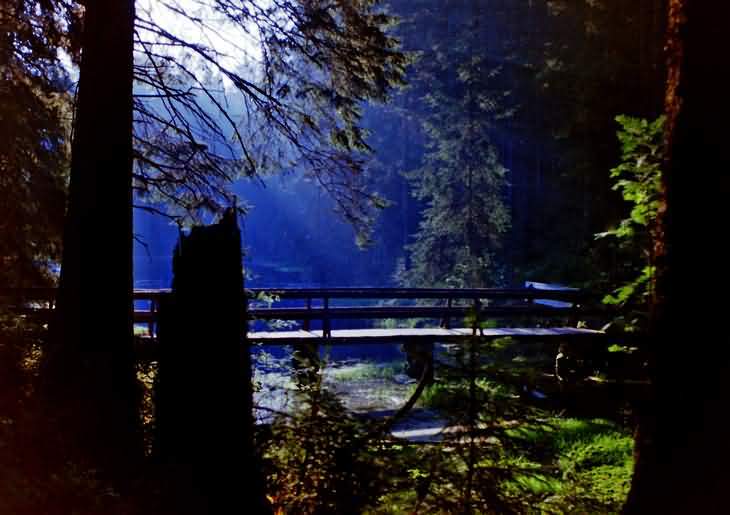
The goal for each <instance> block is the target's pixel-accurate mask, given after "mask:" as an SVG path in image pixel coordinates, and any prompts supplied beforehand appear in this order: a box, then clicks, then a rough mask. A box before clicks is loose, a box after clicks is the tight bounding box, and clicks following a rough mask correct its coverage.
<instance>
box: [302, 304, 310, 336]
mask: <svg viewBox="0 0 730 515" xmlns="http://www.w3.org/2000/svg"><path fill="white" fill-rule="evenodd" d="M311 309H312V297H307V311H310V310H311ZM310 315H311V314H310ZM303 322H304V323H303V326H304V330H305V331H309V328H310V322H311V320H310V319H309V317H307V318H305V319H304V320H303Z"/></svg>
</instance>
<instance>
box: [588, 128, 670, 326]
mask: <svg viewBox="0 0 730 515" xmlns="http://www.w3.org/2000/svg"><path fill="white" fill-rule="evenodd" d="M616 121H617V122H618V123H619V125H620V126H621V128H620V129H619V131H618V132H617V135H618V139H619V141H620V142H621V149H622V160H621V163H620V164H619V165H618V166H616V167H615V168H613V169H611V177H612V178H613V179H615V181H616V182H615V184H614V186H613V189H614V190H616V191H619V192H621V195H622V196H623V198H624V200H625V201H627V202H628V203H629V204H630V205H631V210H630V212H629V216H628V217H627V218H625V219H623V220H621V222H620V223H619V224H618V226H617V227H615V228H613V229H610V230H608V231H606V232H602V233H599V234H597V235H596V238H606V237H612V238H616V240H617V241H618V245H619V250H621V251H623V252H625V253H627V254H629V256H630V261H631V262H632V266H630V267H629V268H630V269H631V270H636V268H637V266H634V263H636V262H643V263H644V266H638V268H639V269H640V270H641V272H640V273H639V275H638V277H631V278H629V279H628V280H627V282H625V283H624V284H622V285H621V286H619V287H618V288H616V289H615V290H614V291H613V292H612V293H611V294H609V295H606V297H605V298H604V303H606V304H612V305H618V306H621V307H627V306H633V307H634V308H635V310H636V311H637V313H636V315H637V316H638V317H639V318H643V317H644V316H645V314H644V315H642V313H645V311H646V309H647V303H648V297H649V294H650V287H651V279H652V277H653V274H654V267H653V266H652V264H651V263H652V259H651V258H652V256H651V249H652V245H651V241H652V238H653V231H654V229H655V223H656V218H657V211H658V209H659V204H660V188H661V169H660V166H661V162H662V158H663V154H664V146H663V143H662V133H663V128H664V116H660V117H659V118H657V119H656V120H654V121H648V120H645V119H641V118H633V117H630V116H624V115H621V116H617V117H616ZM639 318H636V317H635V318H633V319H632V321H631V322H630V323H629V324H628V325H627V329H636V326H637V324H638V321H639Z"/></svg>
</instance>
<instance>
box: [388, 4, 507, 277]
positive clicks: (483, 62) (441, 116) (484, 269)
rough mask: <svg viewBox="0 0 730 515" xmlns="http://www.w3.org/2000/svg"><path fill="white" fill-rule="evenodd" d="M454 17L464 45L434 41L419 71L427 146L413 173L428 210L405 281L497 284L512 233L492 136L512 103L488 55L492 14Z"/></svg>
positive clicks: (473, 10) (467, 12) (477, 11)
mask: <svg viewBox="0 0 730 515" xmlns="http://www.w3.org/2000/svg"><path fill="white" fill-rule="evenodd" d="M482 9H484V10H485V13H484V15H483V14H482ZM451 16H452V20H456V23H458V24H459V27H460V30H459V32H460V35H459V36H458V39H456V40H455V41H449V40H445V41H439V42H437V43H435V44H434V47H433V49H432V51H431V52H430V53H428V54H426V55H422V57H421V64H420V65H417V66H420V68H421V70H420V73H419V75H418V76H417V79H416V88H419V90H420V91H423V92H426V93H425V95H424V97H423V100H424V102H425V104H426V108H425V113H424V114H423V117H422V124H423V129H424V133H425V135H426V137H427V142H426V153H425V156H424V158H423V166H422V167H421V168H419V169H417V170H415V171H412V172H409V173H408V174H407V175H408V180H409V182H410V184H411V187H412V191H413V194H414V195H415V196H416V197H417V198H418V199H419V200H421V201H423V202H424V203H425V204H426V208H425V209H424V211H423V213H422V220H421V223H420V225H419V230H418V232H417V233H416V234H415V241H414V243H412V244H411V245H410V246H409V251H410V257H411V259H410V266H409V267H408V268H407V269H406V270H405V271H404V272H403V273H402V277H401V281H402V282H403V283H404V284H407V285H410V286H436V285H438V286H454V287H480V286H494V285H497V284H500V283H501V282H502V273H501V272H502V266H503V262H501V260H500V249H501V245H502V237H503V236H504V234H505V233H506V231H507V230H508V228H509V211H508V207H507V205H506V203H505V194H506V186H507V170H506V169H505V167H504V166H503V165H502V164H501V161H500V158H499V155H498V154H499V152H498V149H497V147H496V145H495V143H494V134H495V132H496V130H497V124H498V123H499V121H500V120H501V119H504V118H505V117H508V116H509V108H508V107H507V106H506V105H505V104H508V103H509V99H508V98H507V94H506V93H505V92H504V90H502V89H501V88H500V87H499V85H498V82H497V81H498V77H499V74H500V68H499V66H498V65H497V64H495V63H494V62H492V61H490V58H489V57H488V55H489V54H488V39H487V33H488V31H489V30H490V29H491V28H492V27H489V26H488V24H487V22H486V19H487V13H486V8H483V7H479V6H477V4H474V5H472V6H471V7H470V8H464V9H462V10H460V11H457V12H456V13H453V12H452V13H451Z"/></svg>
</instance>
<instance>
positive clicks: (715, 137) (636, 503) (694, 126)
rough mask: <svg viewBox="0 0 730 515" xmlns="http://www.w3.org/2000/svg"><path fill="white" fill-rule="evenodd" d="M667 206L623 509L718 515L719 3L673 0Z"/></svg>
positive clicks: (723, 485)
mask: <svg viewBox="0 0 730 515" xmlns="http://www.w3.org/2000/svg"><path fill="white" fill-rule="evenodd" d="M669 5H670V10H669V25H668V40H667V43H668V44H667V49H668V52H669V55H668V81H667V92H666V104H665V108H666V114H667V127H666V142H667V145H668V147H667V148H668V158H667V162H666V164H665V166H664V174H663V187H664V204H663V206H662V209H660V217H659V226H658V229H657V231H656V234H655V255H656V257H655V258H656V266H657V274H656V279H655V281H656V283H655V289H654V298H653V306H652V316H651V327H650V330H651V331H650V332H651V335H650V342H649V343H650V345H651V350H652V357H653V359H652V376H653V377H652V379H653V384H654V392H655V395H654V399H653V402H651V403H650V404H649V405H647V406H645V409H644V410H643V412H642V419H641V421H640V425H639V430H638V432H637V439H636V457H637V463H636V468H635V472H634V479H633V482H632V488H631V492H630V494H629V499H628V502H627V504H626V507H625V512H626V513H637V514H638V513H726V512H727V510H728V507H727V493H728V491H730V490H729V488H730V481H728V478H730V474H728V471H727V467H728V463H730V442H729V440H728V430H727V425H726V422H725V419H726V416H725V415H726V411H727V409H728V406H729V405H730V385H729V384H728V377H730V346H728V344H727V340H728V336H727V333H726V329H725V327H724V325H725V324H724V323H723V322H724V321H725V319H726V318H727V309H726V306H727V300H726V296H727V292H728V291H730V274H729V273H728V270H727V262H728V258H727V254H726V252H727V251H726V250H724V245H723V243H724V239H725V235H726V233H727V228H726V227H725V226H724V224H725V222H726V221H727V219H728V213H727V207H726V206H727V203H728V200H729V199H730V161H729V159H728V150H727V146H728V142H727V129H726V127H725V125H726V124H727V120H729V119H730V109H729V108H728V107H729V102H728V100H727V91H726V88H727V82H726V81H723V80H721V79H720V78H719V77H720V74H722V73H724V72H725V71H726V70H727V69H728V67H730V62H729V61H730V60H729V59H728V53H727V52H726V51H725V44H724V43H723V42H724V41H727V40H726V37H727V36H726V34H725V32H724V31H725V26H726V24H727V20H728V16H729V15H730V12H729V11H730V6H728V4H727V3H726V2H717V3H712V5H710V4H709V3H707V2H704V3H703V2H691V1H689V0H671V1H670V4H669Z"/></svg>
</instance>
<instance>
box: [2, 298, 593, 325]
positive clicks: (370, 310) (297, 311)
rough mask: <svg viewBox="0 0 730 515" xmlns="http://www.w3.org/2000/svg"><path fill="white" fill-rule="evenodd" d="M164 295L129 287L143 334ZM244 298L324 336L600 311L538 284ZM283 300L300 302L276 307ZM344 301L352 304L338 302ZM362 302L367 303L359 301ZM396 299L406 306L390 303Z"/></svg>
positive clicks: (26, 304)
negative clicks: (409, 322)
mask: <svg viewBox="0 0 730 515" xmlns="http://www.w3.org/2000/svg"><path fill="white" fill-rule="evenodd" d="M55 293H56V292H55V289H54V288H32V289H7V288H5V289H0V298H2V299H5V301H6V302H10V303H11V304H12V305H13V307H14V309H16V310H17V311H18V312H21V313H29V314H30V313H32V314H34V315H38V316H41V317H48V316H49V315H50V313H51V310H52V309H53V308H54V304H55ZM169 293H170V290H169V289H155V290H152V289H135V290H134V292H133V300H134V305H135V310H134V322H135V324H136V325H142V326H146V329H147V336H150V337H154V336H156V333H157V331H156V325H157V319H158V312H159V305H160V299H161V298H162V297H163V296H165V295H168V294H169ZM246 296H247V298H248V301H249V306H248V310H247V316H248V319H249V320H263V321H273V320H282V321H289V322H300V323H301V324H302V328H303V329H304V330H305V331H308V330H310V328H311V323H312V322H313V321H319V322H320V323H321V324H322V332H323V336H324V337H327V336H328V335H329V334H330V332H331V326H332V321H333V320H376V319H381V320H382V319H397V320H404V319H435V320H440V326H441V327H444V328H447V329H448V328H450V327H451V324H452V321H453V320H458V319H461V320H465V319H466V320H467V321H468V322H469V324H470V326H471V327H472V329H473V331H474V332H476V331H477V330H478V328H479V327H480V324H481V322H483V321H485V320H487V319H518V318H524V317H535V318H540V317H550V318H552V317H556V316H559V317H567V318H570V319H572V320H577V319H578V317H580V316H585V315H593V314H600V313H603V312H604V311H605V310H604V309H603V308H602V307H600V306H598V305H596V304H595V303H593V302H592V301H593V299H594V297H593V296H591V295H590V294H588V293H586V292H583V291H579V290H541V289H537V288H513V289H501V288H462V289H456V288H253V289H247V290H246ZM261 299H266V300H265V301H262V300H261ZM545 299H547V300H555V301H561V302H562V303H563V304H562V306H566V305H567V306H568V307H553V306H550V305H545V304H544V303H539V302H536V301H539V300H545ZM285 301H289V302H291V301H295V302H298V303H299V305H297V306H281V305H280V304H282V303H283V302H285ZM343 301H355V302H356V304H355V305H352V304H351V302H347V303H345V304H346V305H343ZM363 301H370V304H367V305H362V302H363ZM398 301H408V302H409V304H408V305H403V304H400V305H398V304H395V302H398ZM357 302H359V304H357ZM373 302H374V303H375V304H373ZM423 302H428V303H429V304H423ZM335 303H337V305H336V304H335Z"/></svg>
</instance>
